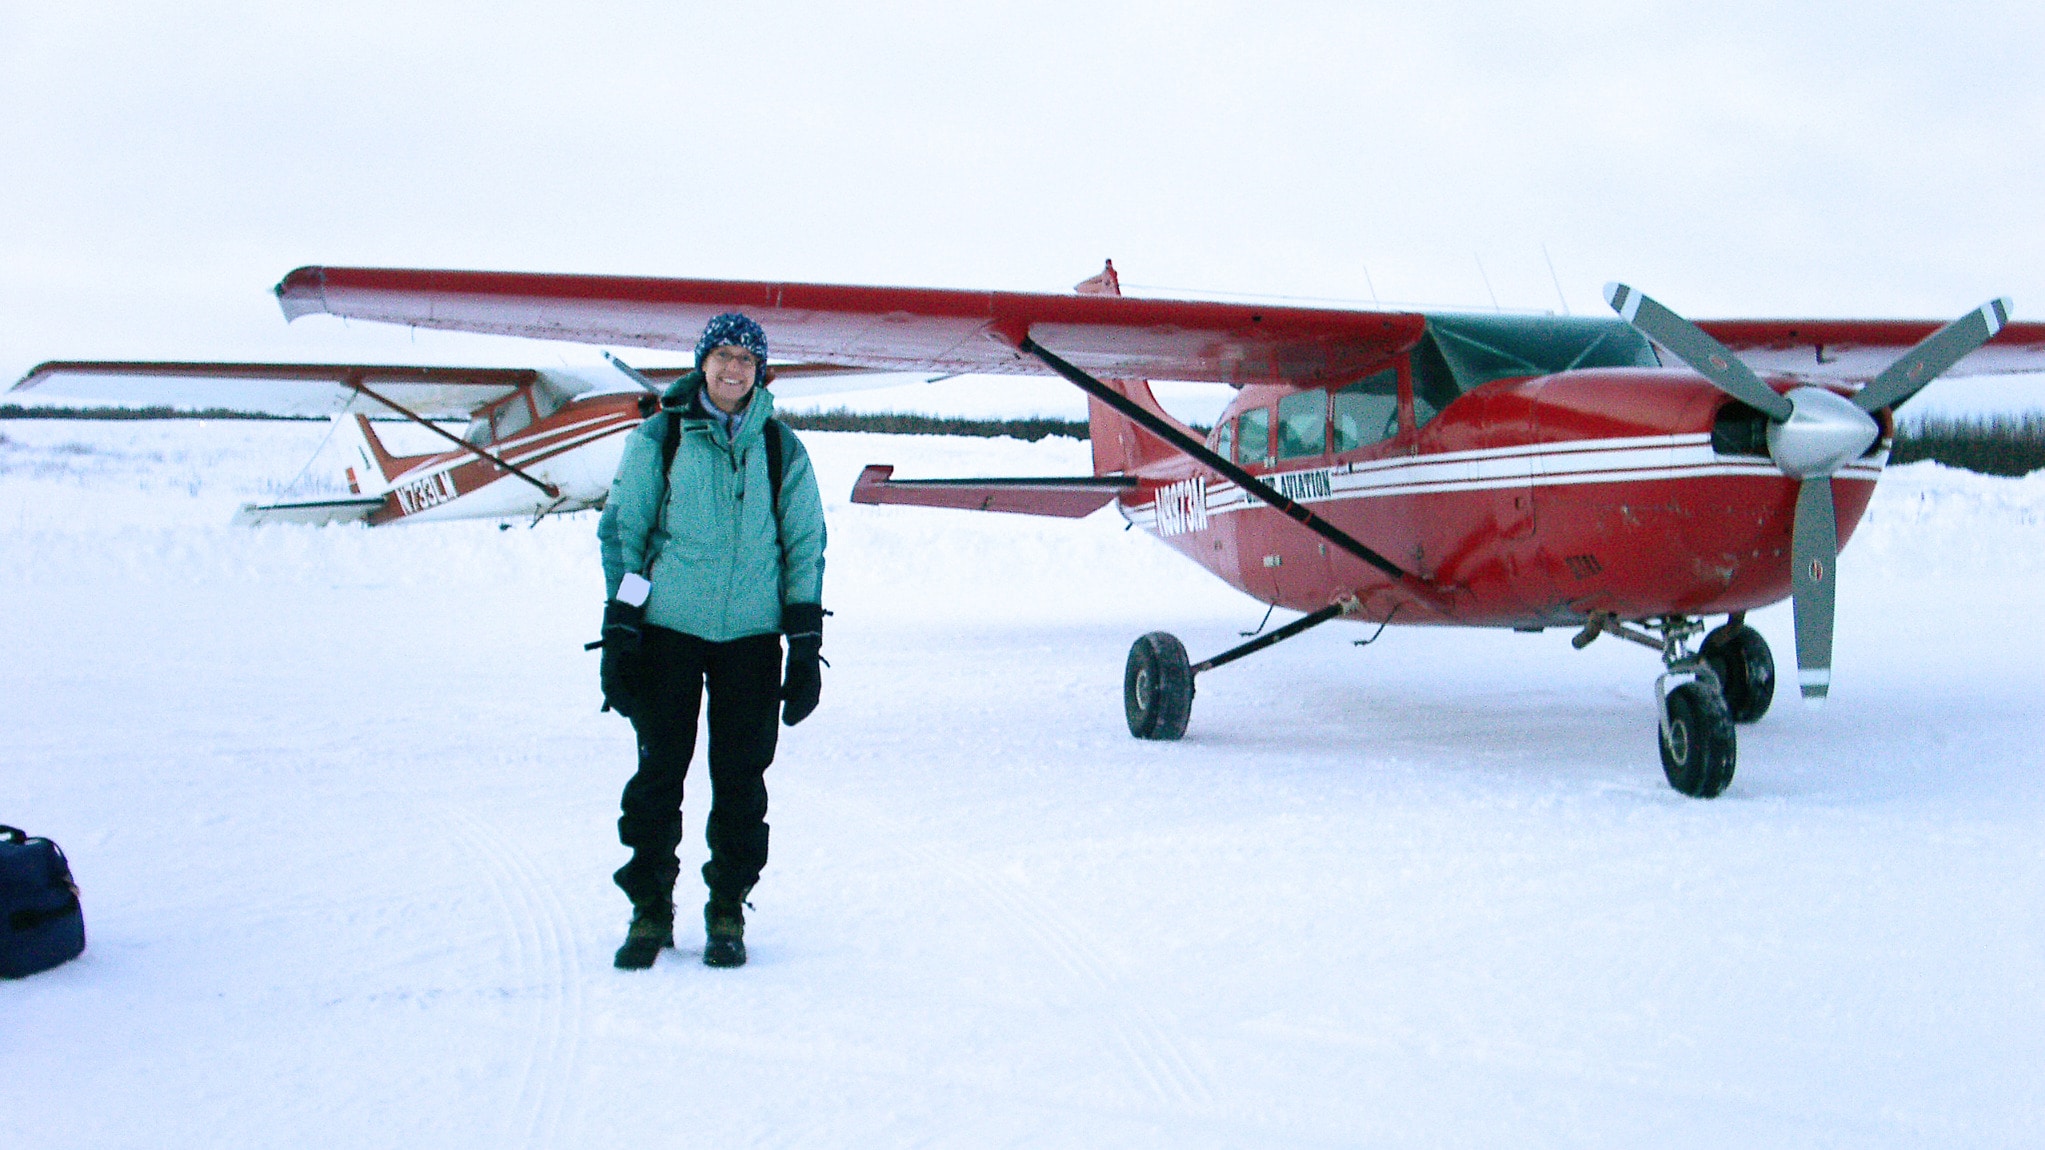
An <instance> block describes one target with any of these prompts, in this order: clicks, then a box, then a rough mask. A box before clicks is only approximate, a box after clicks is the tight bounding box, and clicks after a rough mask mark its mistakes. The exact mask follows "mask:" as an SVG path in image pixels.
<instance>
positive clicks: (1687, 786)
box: [1655, 681, 1739, 799]
mask: <svg viewBox="0 0 2045 1150" xmlns="http://www.w3.org/2000/svg"><path fill="white" fill-rule="evenodd" d="M1667 706H1668V715H1667V718H1666V721H1665V722H1664V723H1663V725H1662V729H1661V730H1660V731H1659V732H1657V734H1656V738H1655V741H1656V742H1657V743H1660V744H1661V748H1662V773H1663V774H1665V775H1667V776H1668V777H1669V785H1670V786H1672V787H1674V788H1676V789H1677V790H1679V791H1681V792H1683V793H1684V794H1686V795H1689V796H1690V797H1691V798H1693V799H1713V798H1717V797H1718V795H1719V792H1721V791H1723V790H1725V788H1726V785H1727V784H1728V783H1731V782H1732V781H1733V766H1734V764H1735V762H1736V761H1737V760H1738V758H1739V745H1738V743H1737V741H1736V737H1735V735H1734V733H1733V719H1732V715H1731V714H1730V713H1728V712H1727V710H1726V705H1725V697H1724V696H1722V695H1720V694H1719V693H1718V692H1717V691H1714V690H1712V689H1711V686H1710V685H1709V684H1708V683H1705V682H1702V681H1693V682H1689V683H1685V684H1683V685H1682V686H1680V687H1677V688H1676V689H1675V690H1673V691H1670V692H1669V697H1668V703H1667Z"/></svg>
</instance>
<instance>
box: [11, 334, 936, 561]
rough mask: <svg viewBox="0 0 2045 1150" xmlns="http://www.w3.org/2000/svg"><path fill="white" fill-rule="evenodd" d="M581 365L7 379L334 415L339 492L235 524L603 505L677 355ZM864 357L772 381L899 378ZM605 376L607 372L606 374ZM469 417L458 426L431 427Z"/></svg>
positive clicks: (786, 370)
mask: <svg viewBox="0 0 2045 1150" xmlns="http://www.w3.org/2000/svg"><path fill="white" fill-rule="evenodd" d="M605 355H606V357H607V358H609V359H610V360H611V364H612V366H613V367H615V368H616V369H617V373H616V374H615V375H611V374H610V373H609V371H608V369H597V370H595V371H578V370H573V369H565V368H564V369H534V368H501V367H407V366H400V365H376V364H332V363H174V362H163V361H156V362H151V361H141V360H106V361H79V360H58V361H52V362H49V363H44V364H40V365H38V366H37V367H35V368H34V369H33V370H31V371H30V372H29V373H28V374H27V375H25V376H23V377H22V378H21V380H20V381H19V382H17V383H16V384H15V385H14V387H13V389H12V392H28V393H32V394H33V395H34V396H35V397H38V398H51V399H89V400H94V401H101V402H107V401H111V402H116V403H121V404H123V405H125V406H130V407H135V406H157V405H162V406H173V407H187V408H189V407H209V408H219V409H222V410H229V411H245V412H257V413H261V414H266V415H284V416H310V415H330V416H331V417H332V418H333V419H334V422H335V436H334V438H335V440H336V442H337V444H338V447H339V450H340V453H341V457H342V459H344V460H345V461H346V463H345V464H344V466H343V475H342V478H343V479H344V481H345V482H346V483H347V485H348V494H347V495H345V496H337V497H333V498H321V499H286V500H276V501H272V502H268V503H248V504H244V505H243V506H242V508H241V510H240V511H238V512H237V513H236V514H235V518H234V521H235V522H236V523H238V524H243V525H248V526H256V525H261V524H265V523H302V524H324V523H354V522H361V523H365V524H367V525H369V526H372V527H376V526H382V525H384V524H388V523H422V522H434V521H444V520H450V519H512V518H525V517H528V516H529V517H531V518H532V520H533V521H534V522H535V523H537V522H538V521H539V520H540V519H541V518H544V517H545V516H547V515H551V514H555V513H557V512H568V511H584V510H588V509H590V508H596V507H602V506H603V503H604V497H605V496H606V495H607V494H609V492H610V486H611V477H612V476H613V475H615V474H616V473H617V470H618V459H619V457H620V456H621V455H622V454H623V452H624V449H625V437H624V433H625V432H627V431H630V430H632V429H633V428H634V427H637V426H638V425H639V422H640V421H641V420H643V419H645V418H646V417H647V416H648V415H649V414H651V413H652V412H653V411H654V410H655V409H656V408H657V406H658V404H659V402H660V395H661V393H662V391H664V390H665V389H666V387H667V385H669V384H671V383H673V382H674V381H675V380H676V379H678V378H680V377H681V376H682V375H684V374H686V373H687V371H688V369H687V368H679V367H670V368H649V369H647V370H645V371H639V370H637V369H634V368H632V367H630V366H628V365H627V364H625V363H624V362H623V361H622V360H619V359H617V358H616V357H615V356H611V355H610V353H608V352H606V353H605ZM880 374H881V373H877V372H870V371H866V370H864V369H861V368H847V367H836V366H831V365H819V364H800V363H797V364H779V365H775V366H773V367H770V368H769V369H768V377H769V381H770V384H771V386H772V388H773V390H774V392H775V394H777V395H780V396H793V395H808V394H829V393H835V392H842V391H854V390H858V389H860V388H861V387H865V386H890V385H893V384H897V383H899V382H900V381H899V380H896V379H885V380H883V379H877V378H876V379H869V380H867V381H856V380H854V379H852V378H850V377H854V376H860V375H865V376H869V377H877V376H878V375H880ZM607 375H608V376H609V378H606V376H607ZM369 412H377V413H380V414H386V413H387V414H389V415H394V416H397V417H401V418H404V419H408V420H410V421H412V422H413V423H416V424H418V425H420V426H421V427H424V428H426V429H427V430H428V431H431V432H432V433H433V434H434V435H436V436H439V437H440V438H441V439H444V440H446V441H447V442H448V443H449V444H451V446H449V447H448V448H446V449H445V450H442V451H436V452H428V453H424V454H418V455H396V454H393V453H392V452H391V451H390V450H388V449H387V448H386V447H385V446H384V443H383V440H382V438H381V437H380V436H378V435H377V433H376V429H375V427H374V426H373V425H372V424H371V422H370V417H369V414H368V413H369ZM450 419H459V420H466V421H467V423H468V426H467V427H466V428H465V429H464V430H463V431H462V432H461V433H460V434H455V433H454V432H451V431H448V430H447V429H446V428H444V427H442V426H440V423H441V422H442V421H446V420H450Z"/></svg>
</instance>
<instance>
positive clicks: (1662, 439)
mask: <svg viewBox="0 0 2045 1150" xmlns="http://www.w3.org/2000/svg"><path fill="white" fill-rule="evenodd" d="M1887 459H1888V455H1887V453H1886V452H1883V453H1881V454H1878V455H1876V456H1874V457H1872V458H1871V459H1869V460H1868V461H1866V462H1863V463H1855V464H1853V465H1852V466H1849V467H1846V468H1843V469H1841V471H1840V472H1839V478H1842V479H1861V480H1869V481H1872V480H1875V479H1878V478H1880V476H1881V473H1882V465H1883V463H1885V462H1886V461H1887ZM1723 475H1751V476H1760V477H1775V478H1780V477H1781V476H1782V471H1781V470H1780V469H1778V468H1777V467H1776V466H1775V465H1774V464H1773V463H1770V462H1767V461H1765V460H1761V459H1754V460H1751V461H1749V460H1747V459H1745V458H1741V457H1728V456H1721V455H1719V454H1718V453H1717V452H1715V451H1713V450H1712V447H1711V436H1710V435H1708V434H1703V433H1694V434H1688V435H1654V436H1631V437H1624V438H1614V439H1592V440H1572V441H1568V442H1563V443H1535V444H1515V445H1513V446H1511V447H1499V448H1480V449H1476V450H1469V451H1444V452H1439V453H1436V454H1431V455H1405V456H1397V457H1394V458H1390V459H1377V460H1371V461H1369V462H1363V463H1354V464H1338V465H1336V466H1333V467H1311V468H1301V469H1298V470H1294V471H1280V472H1272V473H1270V474H1267V475H1262V476H1259V478H1260V479H1262V480H1263V481H1264V482H1265V483H1267V484H1270V485H1271V486H1272V487H1275V488H1277V489H1278V490H1280V491H1281V492H1286V493H1287V494H1288V495H1290V496H1291V497H1292V498H1293V499H1294V500H1295V501H1296V502H1299V503H1325V502H1334V501H1340V500H1345V499H1380V498H1384V497H1387V496H1393V495H1420V494H1437V493H1449V492H1459V491H1491V490H1497V489H1499V488H1506V487H1560V486H1565V485H1573V484H1583V483H1640V482H1647V481H1653V480H1667V479H1702V478H1707V477H1712V476H1723ZM1323 476H1325V480H1324V481H1323V480H1322V479H1321V478H1320V477H1323ZM1205 491H1206V496H1207V514H1209V515H1225V514H1228V513H1229V512H1233V511H1242V510H1246V509H1249V508H1253V507H1260V506H1262V505H1263V503H1262V501H1261V500H1259V499H1257V498H1256V497H1255V496H1253V495H1251V494H1249V493H1248V492H1246V491H1244V490H1243V489H1242V488H1240V487H1238V486H1236V485H1235V484H1234V483H1231V482H1229V481H1227V480H1225V479H1221V478H1219V477H1215V478H1210V479H1209V480H1208V481H1207V483H1206V485H1205ZM1321 491H1326V492H1327V494H1325V495H1323V494H1320V492H1321ZM1123 516H1124V517H1125V518H1127V519H1128V520H1129V521H1130V522H1132V523H1136V524H1138V525H1140V526H1143V527H1145V528H1147V529H1150V530H1157V517H1156V509H1155V505H1154V504H1150V503H1146V504H1140V505H1137V506H1133V507H1129V508H1126V509H1124V511H1123Z"/></svg>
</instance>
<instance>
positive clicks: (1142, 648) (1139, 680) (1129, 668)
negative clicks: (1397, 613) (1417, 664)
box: [1122, 596, 1390, 739]
mask: <svg viewBox="0 0 2045 1150" xmlns="http://www.w3.org/2000/svg"><path fill="white" fill-rule="evenodd" d="M1361 609H1362V604H1361V603H1358V602H1357V601H1356V599H1355V598H1354V597H1351V596H1344V597H1343V598H1341V599H1338V600H1336V601H1335V602H1333V603H1330V604H1328V605H1327V606H1326V607H1323V608H1321V609H1320V610H1318V611H1315V612H1313V613H1312V614H1310V615H1302V616H1300V617H1299V618H1297V619H1294V620H1293V621H1292V622H1290V623H1287V624H1286V625H1285V626H1283V627H1280V628H1279V629H1278V630H1276V631H1272V632H1270V633H1269V634H1265V635H1259V636H1258V637H1256V638H1254V639H1252V640H1250V641H1249V642H1247V643H1244V644H1242V645H1240V646H1236V647H1230V648H1229V649H1228V650H1226V651H1223V652H1222V653H1221V654H1219V655H1216V656H1215V657H1214V658H1212V659H1206V660H1203V661H1201V662H1199V663H1188V661H1187V659H1186V645H1185V644H1183V643H1181V642H1179V640H1178V637H1177V636H1175V635H1168V634H1166V633H1164V632H1163V631H1152V632H1151V633H1150V634H1148V635H1145V636H1144V637H1143V638H1141V639H1138V640H1136V643H1135V645H1133V646H1131V647H1130V648H1129V662H1128V664H1127V665H1126V666H1125V667H1124V668H1123V670H1122V711H1123V713H1124V714H1125V715H1126V716H1127V717H1128V719H1129V733H1130V734H1132V735H1135V736H1136V737H1137V738H1139V739H1176V738H1179V737H1180V736H1181V735H1184V734H1185V733H1186V720H1187V719H1189V718H1191V717H1192V714H1193V676H1195V675H1198V674H1202V673H1204V672H1207V671H1212V670H1213V669H1215V668H1216V667H1220V666H1223V665H1225V664H1228V663H1233V662H1235V661H1236V660H1237V659H1240V658H1242V657H1243V656H1245V655H1253V654H1256V653H1257V652H1258V651H1261V650H1263V649H1264V648H1266V647H1269V646H1271V645H1272V644H1274V643H1283V642H1284V641H1285V640H1287V639H1290V638H1292V637H1293V636H1294V635H1297V634H1299V633H1300V632H1302V631H1310V630H1312V629H1313V628H1315V627H1318V626H1320V625H1321V624H1323V623H1326V622H1327V621H1328V620H1330V619H1335V618H1339V617H1341V616H1343V615H1349V614H1354V613H1355V612H1356V611H1358V610H1361ZM1386 622H1390V619H1389V618H1387V620H1386ZM1379 629H1380V630H1383V628H1379Z"/></svg>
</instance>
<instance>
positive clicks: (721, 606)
mask: <svg viewBox="0 0 2045 1150" xmlns="http://www.w3.org/2000/svg"><path fill="white" fill-rule="evenodd" d="M766 366H767V335H766V332H764V331H762V330H761V328H760V325H759V324H757V323H755V322H753V321H752V320H751V319H749V318H747V317H746V316H744V315H740V314H738V313H736V312H730V313H726V314H724V315H720V316H718V317H716V318H715V319H712V320H711V321H710V323H709V324H708V325H707V326H705V327H704V329H703V335H702V338H700V339H699V340H697V341H696V370H695V371H693V372H691V373H689V374H688V375H686V376H683V377H682V378H681V379H679V380H677V381H676V382H675V384H674V385H673V386H672V387H670V388H669V389H668V391H667V394H666V395H665V396H663V397H662V400H661V411H660V412H659V413H657V414H656V415H654V416H653V417H652V418H649V419H648V420H646V421H645V422H644V423H642V424H640V426H639V427H638V429H637V430H635V431H634V432H633V433H632V435H631V436H630V438H629V439H628V440H627V441H626V444H625V452H624V457H623V458H622V459H621V460H620V461H619V464H618V474H617V477H616V478H615V479H614V480H613V481H612V483H611V491H610V497H609V499H608V501H607V502H606V503H605V505H604V513H603V519H602V521H601V522H600V524H599V525H598V527H597V535H598V538H599V539H600V541H601V542H602V545H603V563H604V586H605V589H606V591H607V592H608V594H609V602H608V603H607V604H606V606H605V608H604V656H603V690H604V701H605V704H606V705H607V706H608V707H610V708H611V709H613V710H616V711H618V712H619V713H621V714H623V715H625V716H626V717H627V718H629V719H631V720H632V726H633V728H634V730H635V731H636V732H637V734H638V742H639V767H638V771H637V772H636V773H635V774H633V776H632V778H631V781H629V782H628V783H626V784H625V794H624V798H623V803H622V805H623V808H624V812H623V814H622V815H621V816H620V817H619V819H618V837H619V839H620V840H621V841H623V842H624V844H625V845H626V846H628V847H631V848H632V858H631V860H630V861H629V862H627V863H626V864H625V865H624V866H623V867H621V868H619V870H618V872H617V874H616V875H615V876H614V877H615V878H616V880H617V883H618V886H619V887H621V888H623V889H624V891H625V894H626V895H627V896H628V897H629V898H630V899H631V900H632V923H631V926H630V927H629V928H628V929H627V931H626V936H625V944H624V945H623V946H622V947H620V948H619V949H618V955H617V965H618V966H619V967H620V968H623V969H631V970H639V969H644V968H646V967H649V966H652V965H653V962H654V959H655V958H656V957H658V955H659V953H660V951H661V949H662V948H663V947H672V946H673V945H674V885H675V879H676V877H677V875H678V874H679V873H680V869H681V868H680V863H679V861H678V860H677V858H676V855H675V851H676V848H677V847H678V846H679V844H680V843H681V839H682V815H681V807H682V780H683V778H684V776H686V775H687V773H688V770H689V760H690V758H691V757H692V755H693V754H694V752H695V743H696V717H697V714H698V711H699V708H700V706H701V703H702V698H703V694H704V691H705V689H706V687H707V689H708V692H709V695H710V754H709V759H710V788H711V800H710V815H709V821H708V826H707V829H706V832H705V837H706V838H707V839H708V840H709V847H710V861H709V862H707V863H705V864H704V866H703V880H704V882H705V883H706V884H708V886H709V888H710V899H709V902H708V903H707V904H706V905H705V906H704V908H703V922H704V930H705V934H706V936H707V943H706V945H705V946H704V949H703V961H704V962H705V963H707V964H709V965H711V966H739V965H742V964H743V963H744V962H745V961H746V948H745V913H744V909H743V908H744V906H745V898H746V895H747V893H748V892H750V891H751V890H752V888H753V884H754V883H755V882H757V881H758V880H759V877H760V870H761V868H762V867H764V866H765V865H766V863H767V785H766V779H765V773H766V770H767V766H768V764H769V763H772V762H773V761H774V745H775V741H776V737H777V735H778V731H777V730H776V727H775V713H776V711H777V710H778V711H779V712H780V717H781V720H782V721H783V722H786V723H788V724H789V725H790V726H793V725H795V724H796V723H799V722H801V721H802V720H803V719H804V718H805V717H806V716H808V715H809V713H810V712H811V711H812V710H814V709H815V708H816V705H817V700H818V697H819V695H820V693H821V691H822V686H823V680H822V675H821V673H820V672H819V669H818V665H819V663H820V662H821V648H822V645H823V624H824V609H823V606H822V602H821V601H822V597H823V580H824V510H823V501H822V499H821V498H820V497H819V496H818V494H817V481H816V475H815V473H814V472H813V471H812V470H811V468H810V461H809V454H808V452H806V451H804V450H803V446H802V441H801V440H799V439H797V438H796V437H795V434H794V433H793V432H791V431H790V430H789V429H788V428H787V427H786V426H784V425H782V424H781V423H780V422H779V421H777V420H775V419H774V418H773V414H774V401H773V397H772V396H771V395H769V394H768V393H767V392H766V391H765V390H764V389H763V388H759V387H756V386H754V385H755V384H756V383H757V382H758V381H759V379H760V377H761V375H762V374H763V373H764V372H765V370H766ZM749 493H750V494H751V498H750V499H749V498H747V496H748V494H749ZM783 635H786V636H787V637H788V656H787V665H786V670H785V673H784V671H783V667H782V654H781V637H782V636H783Z"/></svg>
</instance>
